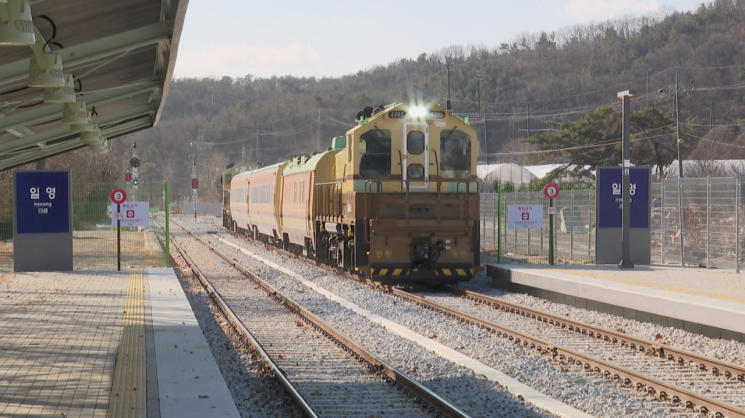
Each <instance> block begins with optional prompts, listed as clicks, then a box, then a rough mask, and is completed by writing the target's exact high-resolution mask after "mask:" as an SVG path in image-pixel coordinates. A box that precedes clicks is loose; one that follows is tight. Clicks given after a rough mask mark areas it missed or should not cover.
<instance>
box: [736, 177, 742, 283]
mask: <svg viewBox="0 0 745 418" xmlns="http://www.w3.org/2000/svg"><path fill="white" fill-rule="evenodd" d="M735 187H737V193H735V194H736V198H735V200H736V202H735V218H736V220H735V224H736V227H735V231H736V232H735V235H736V237H735V238H736V244H735V260H736V261H735V271H736V272H738V273H739V272H740V236H741V234H740V176H739V175H738V176H737V177H735Z"/></svg>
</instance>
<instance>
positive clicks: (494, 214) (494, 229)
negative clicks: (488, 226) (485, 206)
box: [491, 188, 499, 249]
mask: <svg viewBox="0 0 745 418" xmlns="http://www.w3.org/2000/svg"><path fill="white" fill-rule="evenodd" d="M498 190H499V188H497V191H498ZM492 209H493V210H492V234H491V236H492V244H493V245H494V249H497V248H499V245H497V222H498V221H499V207H498V206H497V195H496V194H495V195H493V196H492Z"/></svg>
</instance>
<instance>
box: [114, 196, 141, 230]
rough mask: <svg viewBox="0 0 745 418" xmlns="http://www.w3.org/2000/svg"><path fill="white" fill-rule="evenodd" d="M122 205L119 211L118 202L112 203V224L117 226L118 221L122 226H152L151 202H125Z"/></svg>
mask: <svg viewBox="0 0 745 418" xmlns="http://www.w3.org/2000/svg"><path fill="white" fill-rule="evenodd" d="M120 206H121V210H120V211H119V213H117V212H116V204H112V205H111V226H114V227H116V221H120V224H119V225H120V226H150V202H125V203H122V204H121V205H120Z"/></svg>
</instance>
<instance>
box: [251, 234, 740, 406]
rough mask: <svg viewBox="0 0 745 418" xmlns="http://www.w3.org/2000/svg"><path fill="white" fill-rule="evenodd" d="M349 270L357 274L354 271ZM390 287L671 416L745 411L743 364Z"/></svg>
mask: <svg viewBox="0 0 745 418" xmlns="http://www.w3.org/2000/svg"><path fill="white" fill-rule="evenodd" d="M240 237H241V238H243V239H245V237H243V236H240ZM279 252H282V251H281V250H279ZM303 261H306V262H307V260H303ZM309 264H311V263H309ZM312 264H314V263H312ZM321 267H323V268H324V269H326V270H327V271H328V270H332V271H335V272H336V270H335V269H332V268H328V267H325V266H321ZM337 273H338V272H337ZM340 274H341V273H340ZM347 276H349V275H348V274H347ZM353 278H354V279H355V280H357V281H360V278H359V277H356V276H355V277H353ZM363 281H364V280H363ZM367 283H368V284H370V282H369V281H367ZM375 287H376V288H377V289H380V287H381V286H380V285H379V284H378V285H376V286H375ZM384 288H385V287H384ZM388 290H389V291H390V292H391V293H393V294H395V295H398V296H400V297H404V298H406V299H409V300H410V301H412V302H414V303H417V304H419V305H422V306H426V307H427V308H429V309H432V310H436V311H440V312H444V313H446V314H447V315H449V316H451V317H454V318H457V319H460V320H462V321H464V322H467V323H469V324H478V325H480V326H481V327H482V328H486V329H490V330H492V331H493V332H494V333H496V334H497V335H498V336H499V337H502V338H505V339H506V340H508V341H511V342H513V343H516V344H520V345H521V346H523V347H525V348H527V349H533V350H535V351H537V352H540V353H541V354H542V355H543V356H545V357H546V358H550V359H553V360H554V361H556V362H559V363H560V364H561V365H562V369H563V368H564V367H566V368H567V369H571V367H569V366H575V370H580V371H582V372H583V373H584V374H586V375H588V376H590V377H599V378H605V379H606V380H608V381H616V382H617V383H619V384H620V386H625V387H627V388H631V389H635V392H636V393H637V394H640V393H641V394H648V395H650V396H649V397H648V399H650V401H648V403H649V405H653V406H655V405H657V406H662V407H666V408H667V409H668V410H669V411H670V412H671V413H672V414H673V415H675V416H700V415H701V414H710V415H709V416H716V417H745V409H743V406H744V405H745V368H744V367H742V366H738V365H734V364H730V363H726V362H723V361H719V360H716V359H712V358H707V357H704V356H700V355H698V354H696V353H692V352H687V351H684V350H678V349H676V348H674V347H669V346H666V345H665V344H664V343H662V342H660V341H646V340H643V339H639V338H634V337H632V336H630V335H627V334H625V333H623V332H616V331H611V330H606V329H602V328H599V327H594V326H592V325H588V324H584V323H580V322H576V321H572V320H571V319H569V318H566V317H559V316H555V315H551V314H548V313H545V312H541V311H537V310H532V309H529V308H526V307H523V306H519V305H514V304H510V303H506V302H503V301H500V300H497V299H494V298H491V297H489V296H486V295H480V294H478V293H474V292H469V291H465V290H460V289H457V288H447V289H446V290H447V293H446V294H442V295H440V296H436V295H435V296H432V295H428V296H427V297H426V298H423V297H419V296H416V295H414V294H412V293H410V292H406V291H405V290H403V289H399V288H388ZM428 291H431V289H428ZM433 302H439V303H433ZM495 308H496V309H495ZM494 316H497V317H501V319H499V318H494ZM637 412H639V411H637Z"/></svg>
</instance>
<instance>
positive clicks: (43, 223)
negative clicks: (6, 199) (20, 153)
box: [15, 171, 70, 234]
mask: <svg viewBox="0 0 745 418" xmlns="http://www.w3.org/2000/svg"><path fill="white" fill-rule="evenodd" d="M15 203H16V204H15V210H16V231H15V232H16V233H18V234H43V233H70V173H69V172H68V171H17V172H16V173H15Z"/></svg>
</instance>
